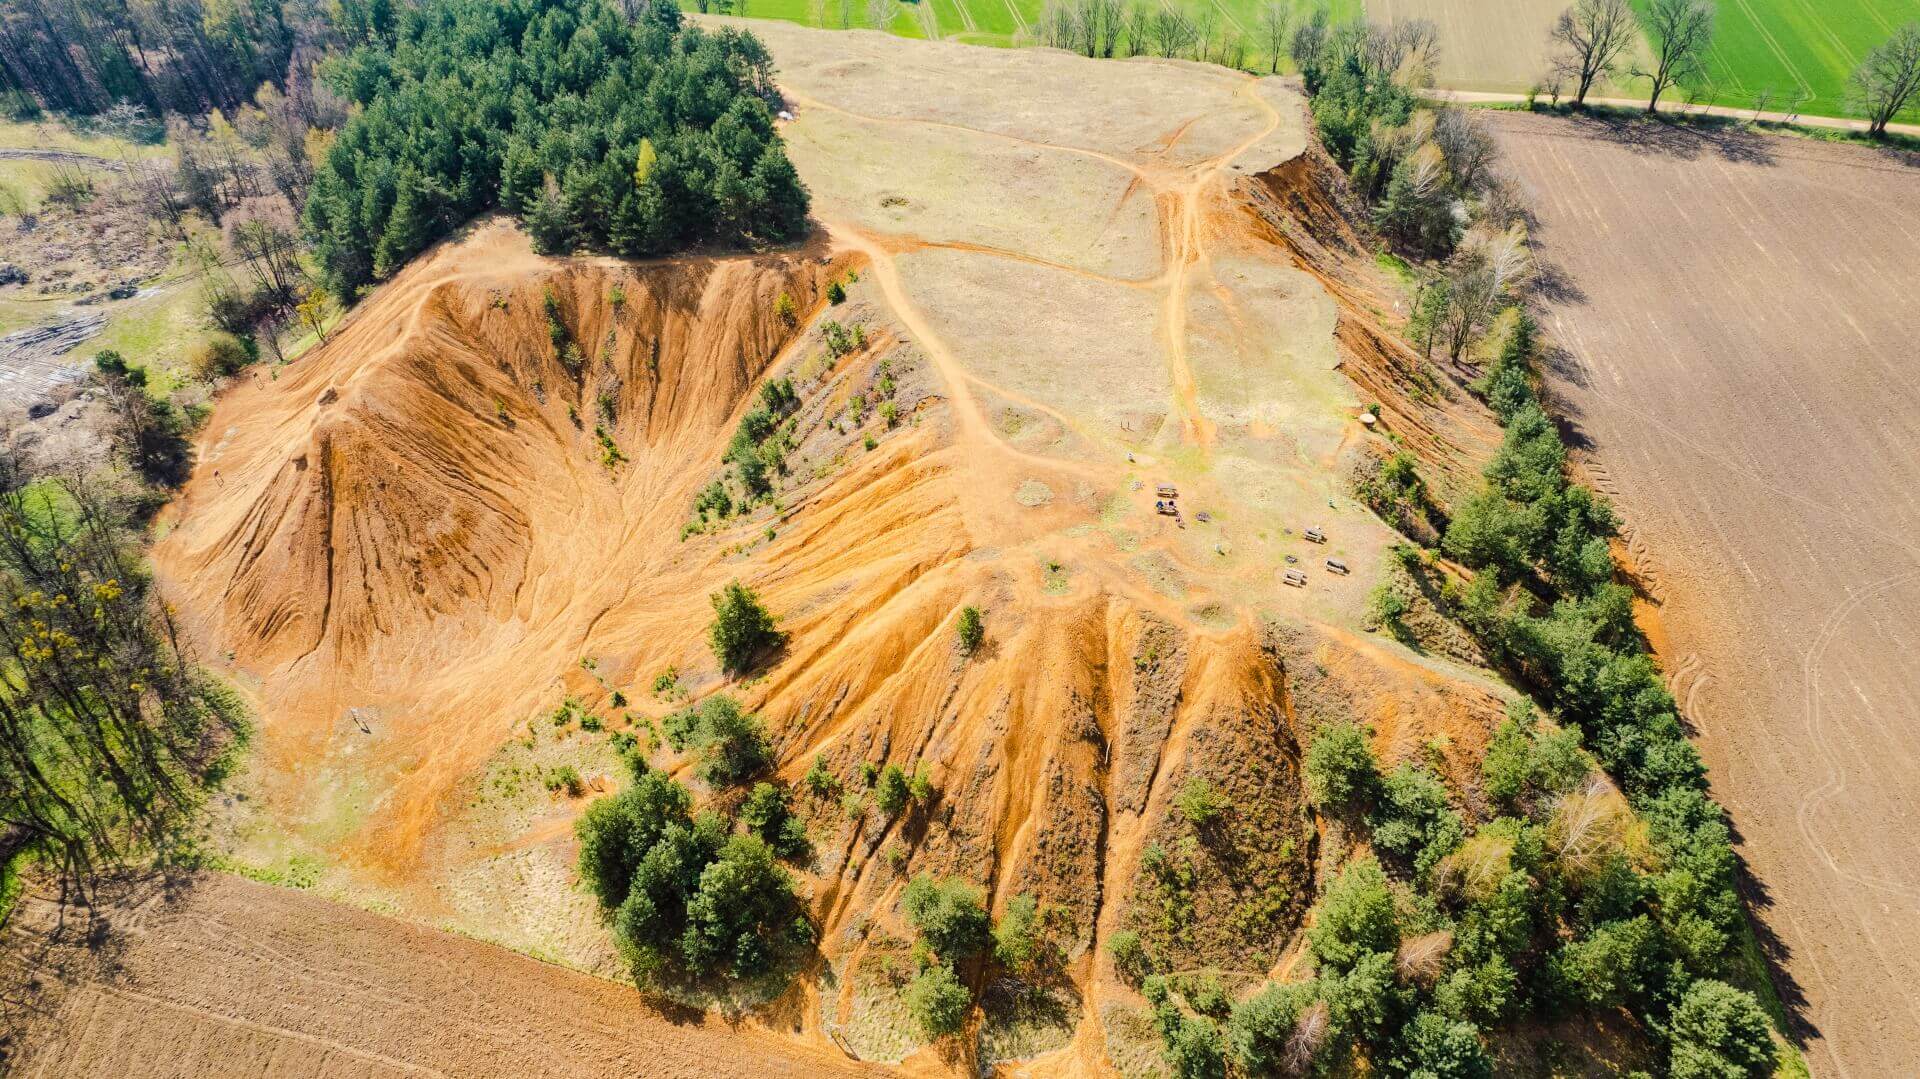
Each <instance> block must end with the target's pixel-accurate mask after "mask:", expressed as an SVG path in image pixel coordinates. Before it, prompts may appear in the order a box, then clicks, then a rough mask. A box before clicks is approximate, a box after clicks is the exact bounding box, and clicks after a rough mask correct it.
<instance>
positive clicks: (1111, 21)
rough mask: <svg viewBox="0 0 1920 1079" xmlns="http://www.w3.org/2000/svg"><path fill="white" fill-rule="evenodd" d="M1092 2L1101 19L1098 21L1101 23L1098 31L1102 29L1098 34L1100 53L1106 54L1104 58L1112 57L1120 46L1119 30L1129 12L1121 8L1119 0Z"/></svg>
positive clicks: (1096, 0) (1092, 0)
mask: <svg viewBox="0 0 1920 1079" xmlns="http://www.w3.org/2000/svg"><path fill="white" fill-rule="evenodd" d="M1091 4H1094V6H1096V10H1098V15H1100V19H1098V23H1100V27H1098V31H1100V33H1098V35H1096V36H1098V38H1100V48H1098V54H1100V56H1104V58H1112V56H1114V52H1116V50H1117V48H1119V31H1121V25H1123V23H1125V19H1127V13H1125V12H1123V10H1121V6H1119V0H1091Z"/></svg>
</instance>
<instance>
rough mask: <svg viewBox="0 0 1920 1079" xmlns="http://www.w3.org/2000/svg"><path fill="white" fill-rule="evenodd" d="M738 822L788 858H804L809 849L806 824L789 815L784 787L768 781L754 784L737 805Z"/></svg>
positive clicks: (789, 810) (788, 805)
mask: <svg viewBox="0 0 1920 1079" xmlns="http://www.w3.org/2000/svg"><path fill="white" fill-rule="evenodd" d="M740 823H742V824H744V825H746V826H747V830H748V831H750V832H752V833H753V834H754V835H757V836H759V837H760V838H761V839H763V840H765V841H766V844H767V846H769V847H771V848H773V852H774V853H775V854H777V855H779V856H780V857H782V858H785V859H787V860H788V861H799V860H801V859H804V858H805V857H806V856H807V854H808V853H809V852H811V850H812V849H813V845H812V843H810V842H809V841H808V839H807V829H806V826H805V825H804V824H802V823H801V822H800V818H798V817H796V816H794V815H793V804H792V803H791V801H789V800H788V797H787V792H786V790H785V789H784V788H781V787H776V786H774V785H773V784H771V783H756V784H754V786H753V792H752V793H751V794H749V795H747V800H746V801H745V802H742V803H741V805H740Z"/></svg>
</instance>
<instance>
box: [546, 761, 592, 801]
mask: <svg viewBox="0 0 1920 1079" xmlns="http://www.w3.org/2000/svg"><path fill="white" fill-rule="evenodd" d="M547 789H548V790H550V791H562V790H564V791H566V792H567V797H569V798H578V797H580V795H582V794H584V793H585V792H586V789H587V786H586V784H585V783H582V782H581V781H580V770H579V769H578V768H575V767H574V766H573V765H571V764H563V765H561V766H560V767H558V768H554V769H551V770H549V771H548V772H547Z"/></svg>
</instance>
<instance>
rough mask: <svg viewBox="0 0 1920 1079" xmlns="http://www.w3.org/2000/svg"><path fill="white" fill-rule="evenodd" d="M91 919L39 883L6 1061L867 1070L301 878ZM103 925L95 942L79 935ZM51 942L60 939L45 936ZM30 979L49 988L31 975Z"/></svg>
mask: <svg viewBox="0 0 1920 1079" xmlns="http://www.w3.org/2000/svg"><path fill="white" fill-rule="evenodd" d="M132 888H133V889H134V891H135V892H140V893H144V892H152V893H154V894H155V895H154V897H152V898H133V899H126V900H120V899H116V900H114V901H112V902H110V903H108V904H107V905H106V906H105V907H104V908H102V909H100V910H99V911H98V913H99V914H100V915H102V916H103V918H104V921H103V923H90V922H88V921H87V919H88V918H89V917H90V915H88V914H86V913H85V912H79V911H69V912H68V913H67V921H68V924H67V926H66V928H65V930H64V932H63V933H62V934H59V935H56V934H54V933H53V929H54V923H55V921H56V919H57V917H58V914H59V912H58V909H57V908H56V907H55V906H54V905H53V904H52V903H51V902H47V901H45V900H42V899H39V898H36V897H33V896H29V897H27V898H26V899H25V900H24V901H23V902H22V904H21V907H20V908H19V910H18V912H17V913H16V916H15V918H14V924H12V925H10V926H9V927H8V930H7V934H6V938H5V947H4V951H3V952H0V957H3V958H4V962H0V999H5V1000H7V1001H9V1002H13V1001H22V1000H26V1001H29V1002H30V1003H31V1004H33V1005H34V1006H33V1007H30V1008H24V1009H22V1008H19V1007H15V1008H14V1009H13V1010H12V1012H11V1013H10V1014H9V1016H8V1018H9V1019H10V1020H11V1022H10V1024H9V1025H10V1027H11V1028H12V1029H13V1031H14V1032H15V1033H16V1035H18V1036H19V1037H18V1040H17V1041H16V1042H15V1043H13V1044H12V1045H10V1046H9V1047H8V1048H9V1049H10V1050H13V1051H14V1053H15V1055H14V1056H13V1057H11V1058H10V1059H8V1060H7V1062H6V1063H8V1064H9V1065H11V1066H12V1069H13V1073H14V1074H18V1075H22V1076H29V1077H35V1079H38V1077H42V1076H44V1077H49V1079H51V1077H55V1076H58V1077H62V1079H68V1077H91V1076H99V1077H102V1079H106V1077H112V1079H122V1077H125V1076H130V1075H131V1076H142V1075H151V1074H162V1073H164V1074H206V1075H213V1074H221V1075H242V1074H300V1075H314V1074H327V1075H342V1076H366V1077H382V1079H384V1077H386V1076H441V1075H480V1074H489V1075H503V1074H518V1075H533V1074H569V1075H583V1076H585V1075H606V1076H615V1075H620V1076H626V1075H662V1074H672V1075H682V1076H688V1077H713V1079H718V1077H720V1076H727V1075H741V1074H753V1075H785V1076H795V1077H799V1076H832V1075H860V1074H874V1073H873V1072H872V1071H870V1070H869V1069H867V1068H865V1067H863V1066H862V1065H859V1064H856V1063H853V1062H850V1061H846V1060H843V1059H840V1058H838V1057H835V1056H832V1055H830V1054H828V1053H827V1052H825V1051H823V1050H818V1049H810V1048H807V1047H804V1046H800V1045H798V1044H794V1043H790V1042H788V1041H786V1040H785V1039H784V1038H783V1037H781V1036H779V1035H776V1034H773V1033H771V1032H769V1031H766V1030H763V1029H759V1028H757V1027H748V1026H738V1027H735V1026H728V1025H726V1024H723V1023H720V1022H716V1021H712V1020H705V1019H697V1018H696V1019H687V1018H685V1017H677V1018H670V1017H667V1016H664V1015H662V1014H661V1013H659V1012H658V1011H656V1010H654V1009H653V1008H652V1007H651V1006H649V1005H647V1004H645V1003H644V1002H642V1000H641V999H640V998H639V997H638V996H636V995H635V994H634V992H633V990H632V988H631V987H630V986H623V985H618V984H615V983H613V982H607V981H602V980H600V979H598V978H593V977H589V976H587V975H584V974H578V973H575V972H573V971H569V970H564V969H562V968H559V967H554V966H550V965H548V964H545V963H541V962H538V961H536V960H533V959H529V958H527V957H525V956H522V955H518V954H515V953H513V952H509V951H506V950H505V949H502V948H497V947H494V946H492V945H489V944H483V943H481V942H478V941H474V940H469V939H467V938H464V937H456V936H452V935H450V934H446V933H441V932H438V931H436V930H431V929H423V928H420V927H417V926H413V925H408V924H406V923H403V922H398V921H393V920H390V919H387V918H384V917H381V916H379V915H376V914H370V913H367V912H365V911H360V910H356V909H353V908H350V907H345V906H340V905H337V904H334V903H330V902H328V901H326V900H323V899H318V898H315V897H313V896H310V895H307V894H304V893H301V892H298V891H294V890H291V889H283V888H272V887H268V886H265V885H260V884H255V883H252V882H250V881H245V880H241V879H239V878H237V877H228V876H225V875H222V874H207V875H204V876H202V877H199V878H197V879H195V880H194V881H192V882H191V885H190V887H188V888H187V889H186V890H185V891H184V894H178V893H176V892H173V891H168V892H166V893H165V895H164V898H160V897H159V895H160V891H161V889H160V885H159V882H143V883H139V884H135V885H133V886H132ZM96 925H98V926H101V927H102V928H104V929H105V934H104V937H103V939H104V941H105V944H104V945H92V944H90V943H89V942H88V940H87V937H88V936H89V934H90V931H91V929H92V928H93V927H94V926H96ZM50 942H51V943H50ZM34 980H37V985H38V988H28V986H29V985H30V984H33V982H34Z"/></svg>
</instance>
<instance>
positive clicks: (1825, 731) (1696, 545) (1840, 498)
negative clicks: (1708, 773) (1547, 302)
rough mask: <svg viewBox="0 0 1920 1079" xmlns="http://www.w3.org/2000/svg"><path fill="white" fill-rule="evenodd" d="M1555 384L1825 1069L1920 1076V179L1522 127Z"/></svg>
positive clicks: (1895, 163)
mask: <svg viewBox="0 0 1920 1079" xmlns="http://www.w3.org/2000/svg"><path fill="white" fill-rule="evenodd" d="M1499 123H1500V129H1501V133H1502V135H1503V140H1504V142H1505V145H1506V148H1507V151H1508V153H1509V154H1510V155H1511V158H1512V161H1513V164H1514V166H1515V168H1516V170H1517V171H1518V173H1519V175H1520V176H1521V177H1522V178H1523V180H1524V182H1525V184H1526V186H1527V187H1528V188H1529V189H1530V192H1531V194H1532V196H1533V199H1534V202H1535V204H1536V206H1537V209H1538V212H1539V215H1540V219H1541V225H1540V230H1539V233H1538V239H1540V240H1541V241H1543V243H1544V251H1545V257H1546V260H1547V261H1548V262H1550V263H1552V264H1553V265H1554V266H1555V267H1556V268H1557V269H1558V270H1560V271H1562V272H1563V273H1564V275H1565V278H1566V281H1565V284H1566V286H1567V288H1566V290H1565V291H1566V293H1567V295H1566V296H1565V298H1564V301H1563V302H1561V303H1559V304H1558V306H1557V307H1555V308H1554V309H1553V312H1552V315H1551V316H1550V318H1549V319H1548V322H1547V325H1548V327H1549V328H1550V330H1551V332H1552V334H1553V336H1554V338H1555V339H1556V340H1557V342H1558V343H1559V344H1560V345H1562V346H1564V347H1565V349H1566V350H1567V352H1568V353H1569V355H1568V356H1567V357H1566V359H1565V362H1564V363H1562V364H1560V365H1559V369H1558V370H1557V371H1555V372H1554V373H1553V376H1552V379H1551V381H1552V388H1553V390H1554V391H1555V393H1556V395H1557V396H1558V397H1559V398H1560V399H1562V400H1563V401H1564V402H1565V403H1566V405H1567V406H1568V410H1569V412H1570V413H1571V415H1572V419H1573V424H1574V426H1575V427H1576V429H1577V432H1578V433H1579V434H1580V435H1582V436H1584V437H1585V438H1587V439H1589V440H1591V443H1592V447H1591V450H1592V452H1591V453H1590V454H1589V455H1588V458H1587V463H1588V467H1589V469H1590V471H1591V473H1592V475H1593V478H1594V481H1595V482H1596V484H1597V485H1598V486H1599V487H1600V488H1601V489H1602V490H1604V491H1605V492H1606V493H1607V494H1608V495H1609V496H1610V497H1612V498H1613V499H1614V500H1615V501H1616V502H1617V503H1618V504H1619V505H1620V507H1621V508H1622V509H1623V510H1624V511H1625V516H1626V518H1627V520H1628V521H1629V522H1630V523H1631V525H1632V526H1633V533H1632V535H1631V544H1630V545H1631V547H1632V550H1633V553H1634V555H1635V558H1636V559H1637V560H1638V562H1639V563H1640V565H1641V567H1642V568H1643V571H1644V577H1645V579H1646V581H1647V583H1648V584H1649V586H1650V589H1651V592H1652V594H1653V596H1654V597H1655V599H1656V600H1657V602H1658V603H1659V605H1660V608H1661V610H1660V615H1661V620H1662V621H1663V622H1664V625H1665V627H1666V634H1667V636H1668V638H1669V640H1668V641H1667V642H1664V643H1665V647H1664V649H1663V651H1664V653H1665V658H1666V662H1667V665H1668V669H1669V670H1670V671H1671V672H1672V676H1673V680H1674V682H1675V684H1676V685H1675V688H1676V692H1677V695H1678V696H1679V697H1680V699H1681V700H1682V701H1683V702H1684V704H1685V705H1686V711H1687V715H1688V717H1689V718H1690V719H1691V720H1692V722H1693V723H1694V724H1695V725H1696V726H1697V727H1698V732H1699V739H1700V745H1701V749H1702V751H1703V753H1704V754H1705V756H1706V758H1707V761H1708V763H1709V765H1710V766H1711V767H1712V769H1713V785H1714V790H1715V792H1716V793H1717V794H1718V795H1719V797H1720V799H1721V801H1722V802H1724V803H1725V804H1726V806H1727V808H1728V809H1729V810H1731V812H1732V815H1733V818H1734V820H1735V821H1736V822H1737V823H1738V826H1739V828H1740V831H1741V833H1742V837H1743V842H1742V845H1741V848H1740V849H1741V852H1742V854H1743V855H1744V856H1745V858H1746V859H1747V862H1748V864H1749V867H1750V868H1751V869H1752V871H1753V874H1754V876H1755V877H1756V878H1757V884H1756V885H1755V889H1754V891H1755V893H1756V894H1755V899H1756V904H1755V907H1756V911H1755V912H1756V914H1757V915H1758V917H1759V918H1760V919H1761V921H1762V922H1763V923H1764V924H1765V926H1766V927H1767V928H1768V929H1770V930H1771V932H1772V934H1774V935H1775V937H1776V938H1777V953H1778V958H1779V959H1780V960H1781V970H1782V972H1783V974H1784V976H1783V977H1781V978H1779V979H1778V980H1780V981H1783V982H1784V983H1786V984H1784V985H1783V989H1784V993H1783V996H1785V997H1786V998H1787V1002H1788V1004H1789V1005H1790V1006H1793V1005H1796V1004H1797V1005H1798V1011H1799V1017H1800V1019H1801V1020H1802V1021H1803V1022H1804V1023H1805V1024H1806V1028H1807V1029H1806V1033H1807V1034H1808V1036H1809V1039H1810V1040H1809V1045H1808V1049H1809V1059H1810V1062H1811V1063H1812V1064H1813V1066H1814V1068H1815V1070H1816V1072H1818V1073H1820V1074H1832V1075H1857V1076H1869V1075H1871V1076H1891V1075H1914V1074H1920V997H1916V996H1915V994H1914V992H1913V986H1914V985H1915V984H1916V982H1920V862H1916V860H1915V859H1914V848H1915V841H1916V839H1917V838H1920V818H1917V817H1916V810H1917V809H1920V802H1917V801H1916V797H1915V784H1914V774H1915V765H1916V762H1917V761H1920V725H1916V724H1915V722H1914V720H1915V718H1916V716H1920V666H1917V665H1916V664H1915V663H1914V661H1913V653H1914V648H1915V646H1916V644H1920V619H1917V618H1916V616H1915V611H1916V610H1920V540H1917V539H1916V536H1920V498H1917V497H1916V494H1915V492H1916V491H1920V451H1916V446H1920V367H1916V365H1915V362H1914V359H1915V357H1914V344H1915V342H1916V340H1920V302H1916V297H1915V288H1916V283H1917V282H1920V167H1915V165H1914V163H1913V162H1911V161H1903V160H1901V159H1899V158H1896V157H1893V156H1889V155H1883V154H1879V153H1876V152H1873V151H1871V150H1867V149H1864V148H1858V147H1847V146H1829V145H1822V144H1815V143H1802V142H1796V141H1787V140H1776V139H1765V138H1748V137H1739V136H1724V137H1722V136H1716V137H1703V136H1700V135H1696V134H1692V133H1687V132H1679V131H1674V130H1672V129H1668V128H1664V127H1649V126H1644V125H1638V124H1634V125H1625V126H1614V125H1608V124H1602V123H1599V122H1586V123H1575V122H1568V121H1562V120H1555V119H1550V118H1546V117H1535V116H1528V115H1520V114H1511V113H1509V114H1502V115H1501V116H1500V117H1499Z"/></svg>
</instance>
